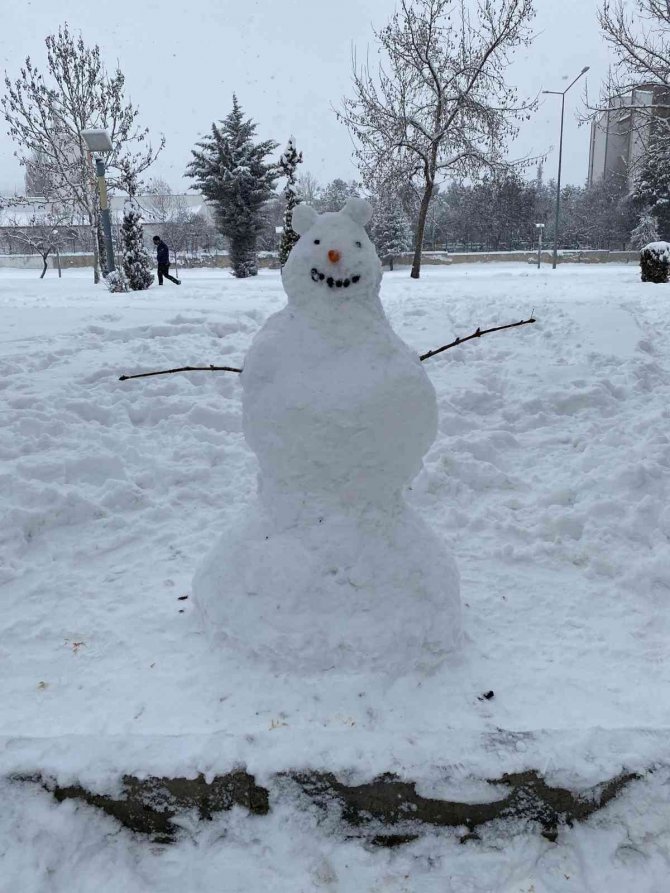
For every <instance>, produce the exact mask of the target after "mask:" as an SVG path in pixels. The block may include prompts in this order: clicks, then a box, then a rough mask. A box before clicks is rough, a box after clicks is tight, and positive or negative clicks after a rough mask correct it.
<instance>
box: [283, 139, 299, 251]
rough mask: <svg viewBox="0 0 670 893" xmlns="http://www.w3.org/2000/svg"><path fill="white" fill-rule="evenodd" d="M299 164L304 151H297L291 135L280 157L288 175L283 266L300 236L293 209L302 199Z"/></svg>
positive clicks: (285, 195) (284, 174) (284, 172)
mask: <svg viewBox="0 0 670 893" xmlns="http://www.w3.org/2000/svg"><path fill="white" fill-rule="evenodd" d="M299 164H302V152H297V151H296V148H295V138H294V137H292V136H291V137H289V141H288V143H287V144H286V148H285V149H284V151H283V153H282V156H281V158H280V159H279V170H280V171H281V172H282V174H283V176H285V177H286V186H284V199H285V200H286V209H285V211H284V231H283V232H282V237H281V241H280V242H279V263H280V265H281V266H282V267H283V266H284V264H285V263H286V259H287V258H288V255H289V252H290V250H291V248H293V246H294V245H295V243H296V242H297V241H298V239H299V238H300V236H299V235H298V234H297V233H296V232H295V230H294V229H293V226H292V223H293V209H294V208H295V206H296V205H297V204H299V203H300V201H301V199H300V195H299V192H298V186H297V180H296V175H295V172H296V169H297V167H298V165H299Z"/></svg>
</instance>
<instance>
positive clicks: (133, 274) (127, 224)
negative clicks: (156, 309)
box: [121, 210, 154, 291]
mask: <svg viewBox="0 0 670 893" xmlns="http://www.w3.org/2000/svg"><path fill="white" fill-rule="evenodd" d="M121 242H122V245H123V249H122V250H123V272H124V274H125V277H126V279H127V280H128V285H129V287H130V288H131V289H132V290H133V291H144V289H145V288H149V286H150V285H151V283H152V282H153V281H154V274H153V273H152V272H151V270H150V266H151V261H150V259H149V254H148V252H147V250H146V248H145V247H144V233H143V230H142V223H141V220H140V215H139V214H138V213H137V211H132V210H127V211H126V212H125V214H124V215H123V225H122V226H121ZM125 290H126V291H127V289H125Z"/></svg>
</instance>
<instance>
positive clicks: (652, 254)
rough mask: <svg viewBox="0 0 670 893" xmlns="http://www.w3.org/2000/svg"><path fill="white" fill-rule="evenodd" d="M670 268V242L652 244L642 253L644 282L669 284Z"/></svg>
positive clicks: (641, 262)
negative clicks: (669, 274)
mask: <svg viewBox="0 0 670 893" xmlns="http://www.w3.org/2000/svg"><path fill="white" fill-rule="evenodd" d="M669 267H670V242H650V243H649V244H648V245H645V246H644V248H643V249H642V251H640V274H641V278H642V281H643V282H667V281H668V272H669Z"/></svg>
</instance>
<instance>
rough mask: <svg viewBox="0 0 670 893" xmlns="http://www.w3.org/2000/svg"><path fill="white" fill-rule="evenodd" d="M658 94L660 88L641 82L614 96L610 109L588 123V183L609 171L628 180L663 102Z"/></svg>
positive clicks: (600, 177) (594, 181)
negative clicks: (589, 129) (639, 84)
mask: <svg viewBox="0 0 670 893" xmlns="http://www.w3.org/2000/svg"><path fill="white" fill-rule="evenodd" d="M660 93H661V89H660V88H659V87H653V86H644V85H643V86H640V87H636V88H635V89H634V90H631V91H630V92H629V93H624V94H622V95H620V96H613V97H612V99H611V100H610V104H609V108H608V109H607V110H605V111H603V112H600V114H599V115H598V116H597V117H596V118H595V119H594V120H593V121H592V122H591V145H590V151H589V176H588V182H589V186H591V185H592V184H593V183H597V182H598V181H599V180H602V178H603V177H604V176H605V175H606V174H610V173H620V174H623V175H624V176H626V178H627V179H628V181H629V183H630V182H631V180H632V177H633V174H634V171H635V165H636V162H637V161H638V160H639V158H640V157H641V155H642V154H643V152H644V146H645V144H646V142H647V140H648V137H649V131H650V126H651V121H652V119H653V116H654V115H655V114H656V107H657V106H659V105H660V104H661V102H662V97H661V95H660Z"/></svg>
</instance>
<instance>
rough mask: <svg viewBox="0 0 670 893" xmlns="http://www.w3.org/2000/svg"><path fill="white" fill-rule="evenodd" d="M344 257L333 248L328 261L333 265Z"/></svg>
mask: <svg viewBox="0 0 670 893" xmlns="http://www.w3.org/2000/svg"><path fill="white" fill-rule="evenodd" d="M341 257H342V255H341V254H340V252H339V251H336V250H335V249H334V248H331V249H330V251H329V252H328V260H329V261H330V262H331V264H336V263H337V262H338V260H339V259H340V258H341Z"/></svg>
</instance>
